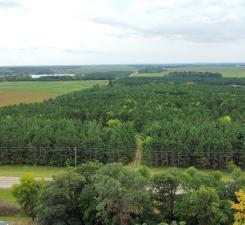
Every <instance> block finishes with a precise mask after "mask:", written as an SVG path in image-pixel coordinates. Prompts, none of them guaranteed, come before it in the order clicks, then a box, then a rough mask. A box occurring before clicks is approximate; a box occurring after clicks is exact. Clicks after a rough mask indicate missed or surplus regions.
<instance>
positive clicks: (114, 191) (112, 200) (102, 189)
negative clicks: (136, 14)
mask: <svg viewBox="0 0 245 225" xmlns="http://www.w3.org/2000/svg"><path fill="white" fill-rule="evenodd" d="M92 179H93V180H94V182H93V186H94V188H95V191H96V192H97V193H98V196H97V198H96V201H97V207H96V209H97V211H98V213H97V216H98V217H99V218H100V219H101V221H102V224H111V223H112V224H131V223H135V222H136V221H138V220H140V219H142V217H143V216H144V213H147V212H145V209H146V206H147V205H148V204H150V195H149V193H148V192H147V191H146V190H145V187H146V185H147V180H146V179H145V178H144V177H143V176H141V175H140V174H139V173H137V172H133V171H129V170H127V169H125V168H124V167H123V166H122V165H121V164H109V165H105V166H104V167H103V168H101V169H100V170H99V171H98V172H97V173H96V175H94V176H93V178H92Z"/></svg>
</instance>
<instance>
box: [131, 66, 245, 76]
mask: <svg viewBox="0 0 245 225" xmlns="http://www.w3.org/2000/svg"><path fill="white" fill-rule="evenodd" d="M176 71H177V72H182V71H197V72H213V73H221V74H222V75H223V77H245V66H187V67H176V68H170V69H168V71H167V72H161V73H137V74H136V75H135V76H136V77H163V76H165V75H166V74H167V73H169V72H176Z"/></svg>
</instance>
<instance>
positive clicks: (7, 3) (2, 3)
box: [0, 0, 22, 9]
mask: <svg viewBox="0 0 245 225" xmlns="http://www.w3.org/2000/svg"><path fill="white" fill-rule="evenodd" d="M21 6H22V5H21V4H20V3H19V2H18V1H16V0H0V8H4V9H8V8H18V7H21Z"/></svg>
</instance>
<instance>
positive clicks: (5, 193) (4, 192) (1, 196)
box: [0, 188, 16, 203]
mask: <svg viewBox="0 0 245 225" xmlns="http://www.w3.org/2000/svg"><path fill="white" fill-rule="evenodd" d="M0 202H9V203H16V199H15V197H14V196H13V195H12V193H11V190H10V189H7V188H1V189H0Z"/></svg>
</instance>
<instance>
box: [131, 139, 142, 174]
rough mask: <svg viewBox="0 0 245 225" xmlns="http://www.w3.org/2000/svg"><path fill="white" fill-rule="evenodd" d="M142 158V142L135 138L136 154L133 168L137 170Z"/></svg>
mask: <svg viewBox="0 0 245 225" xmlns="http://www.w3.org/2000/svg"><path fill="white" fill-rule="evenodd" d="M141 158H142V142H141V140H140V139H139V138H136V154H135V159H134V162H133V168H134V169H135V168H138V167H139V166H140V164H141Z"/></svg>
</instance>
